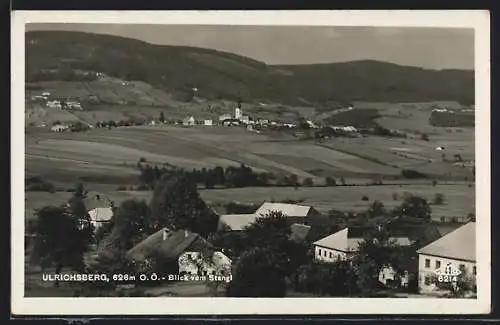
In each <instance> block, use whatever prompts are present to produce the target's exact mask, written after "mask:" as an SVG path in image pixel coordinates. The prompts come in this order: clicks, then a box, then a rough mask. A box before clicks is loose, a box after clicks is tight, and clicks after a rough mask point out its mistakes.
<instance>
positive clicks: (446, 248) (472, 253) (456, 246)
mask: <svg viewBox="0 0 500 325" xmlns="http://www.w3.org/2000/svg"><path fill="white" fill-rule="evenodd" d="M417 253H418V284H419V290H420V292H421V293H432V292H435V291H438V288H437V286H436V282H435V281H434V280H435V278H436V272H435V271H436V270H441V269H443V268H445V267H447V266H449V265H451V266H452V267H453V268H455V269H459V270H461V272H462V274H461V275H459V277H460V276H465V275H464V274H463V273H466V275H467V276H472V281H473V282H474V283H475V276H476V223H475V222H469V223H467V224H465V225H463V226H462V227H460V228H458V229H456V230H454V231H452V232H450V233H448V234H446V235H444V236H443V237H441V238H439V239H438V240H436V241H434V242H432V243H430V244H429V245H427V246H425V247H422V248H421V249H419V250H418V251H417Z"/></svg>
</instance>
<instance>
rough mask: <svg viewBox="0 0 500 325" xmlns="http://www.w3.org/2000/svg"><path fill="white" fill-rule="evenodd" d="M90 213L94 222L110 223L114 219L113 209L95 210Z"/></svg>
mask: <svg viewBox="0 0 500 325" xmlns="http://www.w3.org/2000/svg"><path fill="white" fill-rule="evenodd" d="M88 213H89V216H90V220H92V221H109V220H111V218H112V217H113V210H112V209H111V208H95V209H92V210H90V211H89V212H88Z"/></svg>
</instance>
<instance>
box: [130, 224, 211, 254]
mask: <svg viewBox="0 0 500 325" xmlns="http://www.w3.org/2000/svg"><path fill="white" fill-rule="evenodd" d="M211 248H212V244H210V243H209V242H207V241H206V240H205V239H203V238H202V237H201V236H200V235H198V234H196V233H193V232H189V231H185V230H177V231H169V230H168V229H167V228H163V229H161V230H159V231H157V232H155V233H154V234H152V235H151V236H149V237H147V238H146V239H144V240H143V241H142V242H140V243H139V244H137V245H136V246H134V247H133V248H132V249H130V250H129V251H128V252H127V256H128V257H129V258H130V259H133V260H135V261H138V262H143V261H144V260H145V259H147V258H149V257H152V256H161V257H162V258H165V259H176V258H177V257H179V256H180V255H181V254H182V253H183V252H185V251H187V250H194V251H199V250H204V249H211Z"/></svg>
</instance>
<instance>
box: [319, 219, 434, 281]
mask: <svg viewBox="0 0 500 325" xmlns="http://www.w3.org/2000/svg"><path fill="white" fill-rule="evenodd" d="M385 227H386V229H387V231H388V232H389V234H390V241H392V242H395V243H396V244H397V245H398V246H401V247H408V249H411V250H413V249H412V247H416V246H417V245H418V244H419V243H422V242H424V243H426V242H428V241H430V240H432V239H433V238H434V239H435V238H438V237H439V232H438V231H437V229H436V228H435V227H433V226H431V225H419V226H404V225H399V226H398V225H395V226H387V225H386V226H385ZM370 229H373V228H371V227H348V228H344V229H342V230H340V231H338V232H336V233H334V234H331V235H329V236H326V237H324V238H322V239H320V240H318V241H316V242H314V243H313V247H314V259H315V260H316V261H318V262H323V263H333V262H335V261H337V260H339V259H340V260H345V259H349V258H351V257H352V256H353V255H354V254H355V253H356V252H357V251H358V248H359V244H360V243H361V242H363V240H364V238H365V236H366V234H367V232H368V231H370ZM413 252H415V251H414V250H413ZM408 253H409V254H410V253H411V252H410V251H409V252H408ZM414 260H415V258H412V257H411V256H408V261H407V263H405V265H401V266H400V267H401V268H403V269H405V271H404V273H403V274H398V273H397V272H396V271H395V270H394V269H393V268H392V267H391V266H386V267H384V268H382V270H381V271H380V273H379V278H378V280H379V281H380V282H381V283H383V284H385V285H388V284H390V283H394V282H395V281H398V282H397V285H399V286H401V287H406V286H407V285H408V282H409V277H410V273H412V271H415V272H416V270H412V267H411V265H412V264H413V263H412V262H413V261H414Z"/></svg>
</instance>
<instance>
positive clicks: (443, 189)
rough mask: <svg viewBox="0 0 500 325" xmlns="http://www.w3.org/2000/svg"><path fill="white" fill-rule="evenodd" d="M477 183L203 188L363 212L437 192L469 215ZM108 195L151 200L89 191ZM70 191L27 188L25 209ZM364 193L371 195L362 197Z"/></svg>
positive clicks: (445, 211)
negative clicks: (373, 205) (377, 205)
mask: <svg viewBox="0 0 500 325" xmlns="http://www.w3.org/2000/svg"><path fill="white" fill-rule="evenodd" d="M474 191H475V190H474V187H469V186H467V184H459V183H457V184H438V185H436V186H431V185H429V184H412V185H379V186H362V185H359V186H336V187H311V188H307V187H299V188H297V189H294V188H293V187H247V188H233V189H211V190H206V189H201V190H200V195H201V197H202V198H203V199H204V200H205V201H206V202H207V203H208V204H209V205H211V206H214V207H220V206H221V205H223V204H225V203H228V202H239V203H244V204H261V203H262V202H264V201H285V200H295V201H300V202H301V203H300V204H304V205H310V206H313V207H314V208H316V209H317V210H318V211H322V212H327V211H328V210H331V209H335V210H340V211H346V212H348V211H352V212H361V211H365V210H366V209H367V208H368V206H369V205H370V204H371V203H373V201H375V200H377V201H380V202H382V203H383V204H384V205H385V206H386V207H387V208H392V207H395V206H397V205H399V204H401V202H402V200H403V197H404V195H405V194H414V195H419V196H423V197H425V198H427V200H428V201H429V202H432V201H433V199H434V197H435V195H436V194H438V193H441V194H443V195H444V198H445V202H444V204H442V205H432V215H433V217H434V218H436V219H439V218H440V217H453V216H466V215H467V214H468V213H471V212H474V211H475V199H474ZM96 194H99V195H101V196H103V195H105V196H106V197H108V198H109V199H110V200H112V201H113V202H115V203H116V204H119V203H120V202H123V201H124V200H127V199H139V200H146V201H147V202H149V200H150V198H151V196H152V192H151V191H106V192H105V193H102V192H97V191H90V192H89V195H90V196H93V195H96ZM71 195H72V194H71V193H68V192H56V193H53V194H52V193H47V192H26V209H27V214H29V215H28V218H31V217H32V216H33V213H34V211H35V210H36V209H39V208H41V207H43V206H45V205H47V204H56V205H57V204H63V203H65V202H67V200H68V199H69V198H70V197H71ZM363 196H366V197H367V198H368V200H367V201H364V200H362V198H363Z"/></svg>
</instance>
